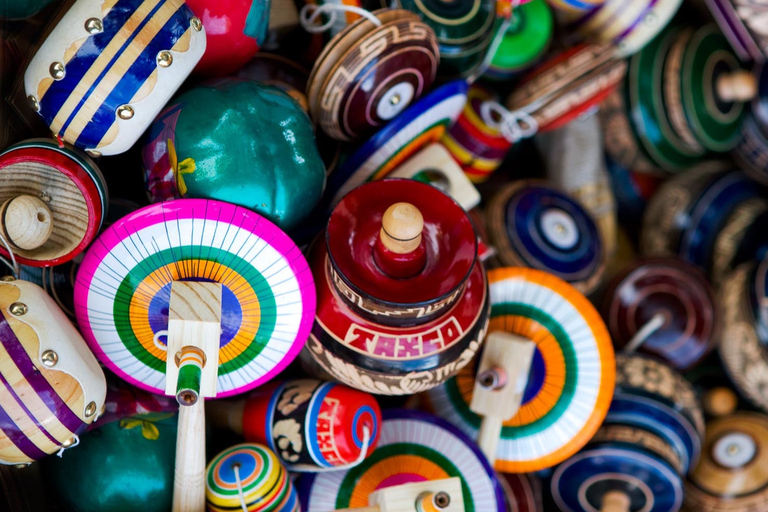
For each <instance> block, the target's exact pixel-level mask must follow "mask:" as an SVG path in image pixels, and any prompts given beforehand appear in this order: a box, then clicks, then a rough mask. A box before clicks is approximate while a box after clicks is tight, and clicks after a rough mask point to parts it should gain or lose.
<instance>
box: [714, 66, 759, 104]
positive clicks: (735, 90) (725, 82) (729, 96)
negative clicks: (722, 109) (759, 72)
mask: <svg viewBox="0 0 768 512" xmlns="http://www.w3.org/2000/svg"><path fill="white" fill-rule="evenodd" d="M715 88H716V91H717V95H718V97H719V98H720V99H721V100H723V101H732V102H745V101H750V100H751V99H752V98H754V97H755V96H757V78H756V77H755V75H753V74H752V73H751V72H749V71H746V70H741V71H734V72H733V73H729V74H727V75H726V74H724V75H720V76H719V77H718V79H717V83H716V84H715Z"/></svg>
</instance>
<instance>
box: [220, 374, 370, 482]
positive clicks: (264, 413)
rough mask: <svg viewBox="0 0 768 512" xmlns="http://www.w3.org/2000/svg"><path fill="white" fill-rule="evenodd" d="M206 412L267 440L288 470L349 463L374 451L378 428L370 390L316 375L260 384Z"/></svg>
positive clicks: (254, 438)
mask: <svg viewBox="0 0 768 512" xmlns="http://www.w3.org/2000/svg"><path fill="white" fill-rule="evenodd" d="M208 418H209V419H211V420H212V421H213V422H214V423H215V424H219V425H221V426H224V427H227V428H230V429H231V430H232V431H234V432H235V433H237V434H240V435H242V436H243V437H244V438H245V440H246V441H248V442H254V443H262V444H265V445H267V446H268V447H269V448H270V450H272V451H273V452H274V453H275V454H276V455H277V456H278V457H279V458H280V461H281V463H282V464H283V465H285V466H286V467H287V468H288V469H290V470H291V471H322V470H327V469H333V470H336V469H341V468H343V467H351V466H354V465H355V464H356V463H358V462H359V461H360V460H362V459H363V458H364V457H366V456H367V455H369V454H370V453H371V452H373V449H374V448H375V447H376V441H377V440H378V435H379V430H381V410H380V409H379V405H378V403H377V402H376V399H375V398H373V396H371V395H369V394H368V393H363V392H361V391H358V390H356V389H350V388H348V387H347V386H344V385H342V384H336V383H335V382H323V381H320V380H315V379H300V380H291V381H287V382H284V383H275V384H269V385H267V386H262V387H260V388H259V389H258V390H257V391H255V392H254V393H252V394H251V395H250V396H248V398H247V399H246V400H243V401H240V402H237V403H227V402H213V403H212V404H211V405H210V407H209V409H208Z"/></svg>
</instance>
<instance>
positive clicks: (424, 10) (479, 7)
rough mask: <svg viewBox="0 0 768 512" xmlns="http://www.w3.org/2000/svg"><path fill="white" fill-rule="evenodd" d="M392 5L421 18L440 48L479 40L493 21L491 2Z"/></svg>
mask: <svg viewBox="0 0 768 512" xmlns="http://www.w3.org/2000/svg"><path fill="white" fill-rule="evenodd" d="M396 3H397V4H398V5H399V6H400V7H402V8H403V9H408V10H409V11H411V12H415V13H417V14H418V15H419V16H421V19H422V20H423V21H424V23H426V24H427V25H429V26H430V27H431V28H432V30H434V31H435V34H437V40H438V41H439V42H440V43H441V44H449V45H464V44H466V43H470V42H472V41H474V40H476V39H478V38H480V37H483V36H484V35H485V34H487V33H488V31H489V30H491V27H492V26H493V21H494V19H495V17H496V2H495V1H494V0H462V1H461V2H454V1H445V0H396Z"/></svg>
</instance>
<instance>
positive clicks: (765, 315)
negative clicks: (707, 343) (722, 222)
mask: <svg viewBox="0 0 768 512" xmlns="http://www.w3.org/2000/svg"><path fill="white" fill-rule="evenodd" d="M766 284H768V259H763V260H762V261H759V262H753V263H744V264H743V265H741V266H739V267H738V268H737V269H736V270H735V271H734V272H732V273H731V274H730V276H729V277H728V278H727V279H726V280H725V281H724V282H723V284H722V286H721V287H720V291H719V294H718V295H719V299H720V303H719V304H720V308H721V311H722V321H723V332H722V336H721V341H720V344H719V346H718V348H719V351H720V358H721V359H722V362H723V368H725V371H726V373H727V374H728V376H729V377H730V378H731V380H732V381H733V383H734V384H735V385H736V387H737V388H738V390H739V392H740V393H741V394H742V395H743V396H744V397H746V398H747V399H748V400H749V401H750V402H751V403H752V404H754V405H755V406H756V407H759V408H760V409H762V410H763V411H768V350H766V342H768V340H767V339H766V334H768V309H766V297H767V296H768V292H767V291H766Z"/></svg>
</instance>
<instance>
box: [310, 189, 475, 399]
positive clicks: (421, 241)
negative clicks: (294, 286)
mask: <svg viewBox="0 0 768 512" xmlns="http://www.w3.org/2000/svg"><path fill="white" fill-rule="evenodd" d="M325 237H326V240H325V241H326V243H325V246H323V244H321V243H315V245H314V247H313V249H312V255H311V259H312V267H313V272H314V276H315V280H316V282H317V283H319V290H318V311H317V316H316V318H315V324H314V327H313V330H312V335H311V336H310V342H309V345H308V349H307V353H308V354H309V355H310V356H311V357H312V358H313V359H314V361H315V362H316V363H318V364H319V365H320V367H322V369H324V370H325V371H326V372H328V373H330V374H332V375H333V377H335V378H337V379H338V380H341V381H342V382H344V383H345V384H347V385H350V386H352V387H356V388H358V389H362V390H365V391H369V392H373V393H380V394H407V393H415V392H418V391H423V390H426V389H429V388H431V387H434V386H436V385H438V384H440V383H441V382H443V381H444V380H446V379H447V378H448V377H450V376H451V375H453V374H454V373H456V372H457V371H458V370H459V369H460V368H461V367H463V366H464V365H465V364H467V362H468V361H469V360H470V359H471V358H472V356H473V355H474V353H475V352H476V351H477V349H478V348H479V344H480V341H481V340H482V339H483V336H482V335H483V334H484V332H485V329H486V324H487V316H488V303H487V284H486V280H485V273H484V272H483V270H482V267H481V266H480V263H479V261H478V259H477V236H476V234H475V230H474V227H473V226H472V223H471V221H470V219H469V217H468V216H467V214H466V212H465V211H464V210H463V209H462V208H461V207H460V206H459V205H458V204H457V203H456V202H455V201H454V200H453V199H451V198H450V197H449V196H447V195H446V194H444V193H443V192H441V191H440V190H438V189H436V188H435V187H432V186H430V185H428V184H424V183H420V182H416V181H412V180H383V181H376V182H371V183H368V184H366V185H363V186H361V187H359V188H357V189H355V190H353V191H352V192H350V193H349V194H347V195H346V196H345V197H344V198H343V199H342V200H341V202H340V203H339V204H338V205H337V206H336V208H335V209H334V211H333V213H332V214H331V218H330V219H329V221H328V227H327V230H326V235H325Z"/></svg>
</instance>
